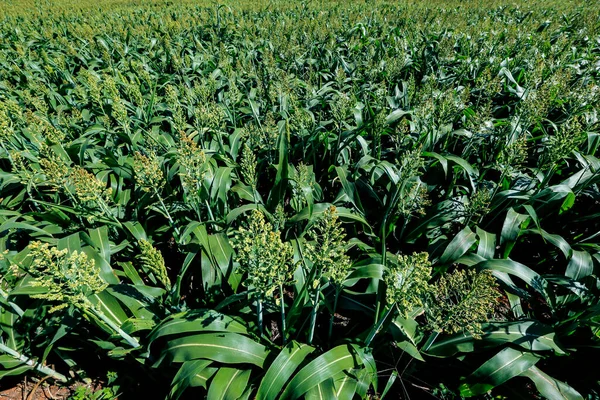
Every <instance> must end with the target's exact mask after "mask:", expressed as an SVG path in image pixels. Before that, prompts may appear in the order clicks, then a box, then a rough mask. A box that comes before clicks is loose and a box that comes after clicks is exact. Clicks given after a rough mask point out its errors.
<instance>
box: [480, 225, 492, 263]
mask: <svg viewBox="0 0 600 400" xmlns="http://www.w3.org/2000/svg"><path fill="white" fill-rule="evenodd" d="M475 231H476V232H477V236H478V237H479V244H478V245H477V255H479V256H481V257H483V258H485V259H487V260H491V259H493V258H494V254H495V253H496V235H494V234H493V233H489V232H486V231H484V230H483V229H481V228H480V227H476V228H475Z"/></svg>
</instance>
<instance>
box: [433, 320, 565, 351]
mask: <svg viewBox="0 0 600 400" xmlns="http://www.w3.org/2000/svg"><path fill="white" fill-rule="evenodd" d="M482 330H483V333H482V334H481V339H475V338H474V337H473V336H472V335H471V334H470V333H468V332H464V333H459V334H455V335H451V336H447V337H444V338H441V339H438V340H436V341H435V343H434V344H433V345H432V346H431V347H430V348H429V350H428V351H427V354H429V355H432V356H437V357H451V356H454V355H456V354H458V353H470V352H472V351H475V350H479V349H486V348H490V347H495V346H502V345H505V344H514V345H518V346H521V347H522V348H524V349H526V350H532V351H554V352H556V353H557V354H565V352H564V350H563V349H562V348H561V347H560V346H559V345H558V344H557V343H556V342H555V340H554V339H555V333H554V330H553V329H552V327H550V326H548V325H544V324H541V323H539V322H536V321H525V322H518V321H515V322H506V323H490V324H485V325H483V326H482Z"/></svg>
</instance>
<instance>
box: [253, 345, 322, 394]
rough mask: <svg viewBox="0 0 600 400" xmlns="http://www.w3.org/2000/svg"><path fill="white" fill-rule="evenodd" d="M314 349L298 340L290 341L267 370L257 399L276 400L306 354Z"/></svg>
mask: <svg viewBox="0 0 600 400" xmlns="http://www.w3.org/2000/svg"><path fill="white" fill-rule="evenodd" d="M313 351H314V348H313V347H311V346H308V345H305V344H301V343H298V342H296V341H292V342H290V343H288V345H287V346H285V347H284V348H283V349H281V352H280V353H279V355H278V356H277V358H275V360H274V361H273V363H272V364H271V366H270V367H269V369H268V370H267V373H266V374H265V376H264V378H263V379H262V381H261V383H260V386H259V388H258V392H257V393H256V399H257V400H263V399H264V400H275V399H276V398H277V395H278V394H279V392H280V391H281V389H283V386H284V385H285V384H286V382H287V381H288V380H289V379H290V377H291V376H292V374H293V373H294V371H296V369H297V368H298V367H299V366H300V364H301V363H302V362H303V361H304V359H305V358H306V356H307V355H308V354H310V353H312V352H313Z"/></svg>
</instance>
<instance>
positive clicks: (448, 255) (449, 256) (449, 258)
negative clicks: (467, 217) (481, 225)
mask: <svg viewBox="0 0 600 400" xmlns="http://www.w3.org/2000/svg"><path fill="white" fill-rule="evenodd" d="M476 241H477V235H476V234H475V232H473V231H472V230H471V228H469V227H468V226H467V227H465V228H464V229H463V230H461V231H460V232H458V234H457V235H456V236H455V237H454V239H452V241H451V242H450V243H449V244H448V246H447V247H446V249H445V250H444V253H443V254H442V256H441V257H440V259H439V260H438V262H439V263H440V264H450V263H452V262H454V261H455V260H457V259H458V258H460V256H462V255H463V254H465V253H466V252H467V251H468V250H469V249H470V248H471V246H472V245H473V244H475V242H476Z"/></svg>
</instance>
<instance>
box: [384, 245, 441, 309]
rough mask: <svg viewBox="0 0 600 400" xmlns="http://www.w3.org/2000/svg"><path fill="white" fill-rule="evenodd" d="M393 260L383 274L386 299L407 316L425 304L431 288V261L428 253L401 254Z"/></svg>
mask: <svg viewBox="0 0 600 400" xmlns="http://www.w3.org/2000/svg"><path fill="white" fill-rule="evenodd" d="M391 261H392V262H391V263H390V266H389V267H388V269H386V271H385V274H384V276H383V279H384V282H385V284H386V287H387V290H386V300H387V302H388V304H394V305H395V306H396V307H397V308H398V311H399V312H400V315H403V316H404V317H407V316H408V313H409V312H411V311H412V310H413V309H414V308H416V307H422V306H423V299H424V298H425V297H426V296H427V295H428V294H429V292H430V290H431V286H430V285H429V279H430V278H431V262H430V261H429V255H428V254H427V253H413V254H412V255H399V256H398V259H397V261H395V260H391Z"/></svg>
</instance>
